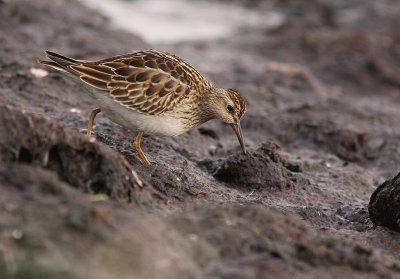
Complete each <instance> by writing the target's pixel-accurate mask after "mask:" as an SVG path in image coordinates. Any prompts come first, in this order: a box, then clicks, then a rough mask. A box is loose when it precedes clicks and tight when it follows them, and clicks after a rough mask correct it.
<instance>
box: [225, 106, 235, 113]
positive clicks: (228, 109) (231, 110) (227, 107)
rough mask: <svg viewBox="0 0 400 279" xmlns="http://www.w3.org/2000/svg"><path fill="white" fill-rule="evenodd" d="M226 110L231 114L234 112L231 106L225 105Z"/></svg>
mask: <svg viewBox="0 0 400 279" xmlns="http://www.w3.org/2000/svg"><path fill="white" fill-rule="evenodd" d="M226 110H227V111H228V112H229V113H233V112H234V111H235V109H234V108H233V107H232V106H231V105H227V106H226Z"/></svg>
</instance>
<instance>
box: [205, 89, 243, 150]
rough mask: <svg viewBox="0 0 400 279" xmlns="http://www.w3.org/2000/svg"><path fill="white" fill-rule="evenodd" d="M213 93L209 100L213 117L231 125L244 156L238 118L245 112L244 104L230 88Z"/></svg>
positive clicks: (240, 97) (241, 98)
mask: <svg viewBox="0 0 400 279" xmlns="http://www.w3.org/2000/svg"><path fill="white" fill-rule="evenodd" d="M213 93H214V94H211V98H210V100H209V105H210V110H211V112H212V114H213V117H214V118H217V119H220V120H221V121H223V122H225V123H227V124H229V125H231V127H232V128H233V130H234V131H235V133H236V135H237V137H238V139H239V142H240V146H241V147H242V150H243V153H244V154H246V147H245V145H244V142H243V136H242V130H241V128H240V118H241V117H242V116H243V114H244V113H245V111H246V102H245V101H244V99H243V97H242V96H240V94H239V93H238V92H237V91H235V90H233V89H230V88H221V89H216V91H215V92H213Z"/></svg>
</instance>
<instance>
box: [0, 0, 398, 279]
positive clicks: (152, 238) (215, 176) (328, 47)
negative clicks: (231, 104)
mask: <svg viewBox="0 0 400 279" xmlns="http://www.w3.org/2000/svg"><path fill="white" fill-rule="evenodd" d="M331 2H333V1H331ZM235 5H245V6H246V7H247V8H249V9H257V10H258V11H259V12H263V11H265V10H266V9H270V8H271V7H273V8H274V9H276V10H279V11H281V12H282V13H283V14H284V15H285V16H286V19H285V21H284V23H283V24H282V25H281V26H279V27H277V28H275V29H273V30H271V29H268V30H264V29H262V28H259V29H257V28H255V29H251V30H240V31H239V33H238V34H237V35H235V36H232V37H230V38H227V39H220V40H215V41H204V42H203V41H201V42H184V43H179V44H169V45H152V46H150V45H148V44H147V43H146V42H144V41H143V40H142V39H140V38H139V37H137V36H134V35H132V34H128V33H126V32H124V31H117V30H115V29H112V28H111V27H110V23H109V21H108V20H107V19H105V18H104V17H102V16H100V15H98V14H97V13H95V12H93V11H90V10H88V9H87V8H85V7H83V6H82V5H81V4H80V3H79V2H77V1H72V0H69V1H66V0H65V1H61V0H60V1H51V0H16V1H0V278H7V279H8V278H121V279H123V278H360V279H361V278H400V254H399V253H398V251H399V250H400V235H399V234H398V232H395V231H392V230H390V229H387V228H385V227H381V226H374V225H373V223H372V221H371V220H370V219H369V214H368V203H369V200H370V197H371V195H372V193H373V192H374V190H375V189H376V187H377V186H378V185H380V184H381V183H382V182H383V181H384V180H386V179H389V178H392V177H393V176H395V175H396V174H397V173H398V171H399V165H400V149H399V142H400V132H399V131H400V130H399V129H398V125H399V123H398V119H400V110H399V108H398V107H399V105H400V66H399V65H400V49H399V43H400V33H399V32H400V31H399V28H398V26H399V24H400V17H399V14H400V6H399V3H398V1H394V0H385V1H379V4H378V3H377V2H376V1H372V0H371V1H356V0H352V1H334V3H330V2H329V1H322V0H316V1H268V0H262V1H244V0H243V1H242V0H238V1H235ZM147 48H159V49H165V50H169V51H173V52H175V53H177V54H178V55H179V56H181V57H183V58H185V59H186V60H188V61H189V62H191V63H192V64H193V65H194V66H196V67H197V68H199V69H200V70H201V71H202V72H203V73H204V74H205V75H206V76H207V77H209V78H210V79H211V80H212V81H214V82H215V83H216V84H217V85H218V86H229V87H234V88H236V89H238V90H239V91H240V92H241V93H242V94H243V95H244V96H245V97H246V99H247V101H248V110H247V113H246V114H245V116H244V117H243V120H242V129H243V133H244V137H245V142H246V145H247V147H248V150H249V154H248V155H247V156H244V155H243V154H242V153H241V150H240V146H239V143H238V142H237V138H236V135H235V134H234V133H233V131H232V130H231V128H230V127H229V126H226V125H223V124H221V123H219V122H218V121H211V122H209V123H206V124H205V125H203V126H202V127H201V128H199V129H195V130H193V131H190V132H189V133H186V134H184V135H182V136H179V137H177V138H161V137H145V138H144V139H143V144H142V148H143V149H144V150H145V152H146V153H147V154H148V156H149V158H150V160H151V161H152V163H153V164H152V166H151V167H145V166H143V165H142V164H141V162H140V160H139V159H138V158H137V156H136V154H135V152H134V150H133V148H132V145H131V143H132V139H133V137H134V134H133V133H132V132H130V131H127V130H125V129H124V128H122V127H120V126H118V125H116V124H114V123H112V122H111V121H110V120H108V119H107V118H105V117H104V116H102V115H101V114H100V115H99V116H98V118H96V125H95V129H94V134H95V135H94V137H93V138H88V137H86V136H84V135H82V134H80V133H79V131H78V130H79V129H81V128H85V126H86V124H87V116H88V114H89V112H90V110H91V109H92V108H93V101H92V100H91V98H90V97H89V96H88V95H87V94H85V91H83V90H82V88H81V87H80V86H79V85H78V84H76V83H74V82H73V81H71V80H69V79H68V78H65V77H63V76H60V75H59V74H57V73H52V72H51V73H49V75H47V76H45V77H41V78H40V77H37V76H36V75H34V74H33V72H32V68H40V66H39V65H38V63H37V62H36V59H37V58H44V50H55V51H57V52H60V53H63V54H65V55H69V56H73V57H76V58H101V57H107V56H111V55H116V54H121V53H125V52H129V51H132V50H139V49H147ZM389 184H390V183H389ZM381 194H382V196H384V195H383V194H385V193H384V192H381ZM379 202H380V203H381V205H382V200H380V201H379ZM383 205H388V203H383ZM397 206H398V205H397ZM376 208H378V209H379V210H380V211H378V212H373V213H372V214H371V216H378V215H379V214H383V215H384V216H387V215H385V213H382V212H381V210H385V208H387V207H385V206H381V207H379V206H377V207H376ZM397 208H398V207H397ZM392 210H394V211H396V208H394V209H392ZM393 216H395V218H398V214H397V215H393ZM374 222H375V225H386V226H390V227H392V228H395V227H396V226H395V225H393V223H390V222H389V223H384V222H383V223H382V222H376V220H374ZM391 224H392V225H391ZM397 225H398V224H397Z"/></svg>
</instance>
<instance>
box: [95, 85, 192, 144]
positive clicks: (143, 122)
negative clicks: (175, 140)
mask: <svg viewBox="0 0 400 279" xmlns="http://www.w3.org/2000/svg"><path fill="white" fill-rule="evenodd" d="M90 91H91V93H92V96H93V97H94V98H95V99H96V100H97V104H98V106H99V107H100V108H101V111H102V112H104V114H105V115H106V116H107V117H108V118H110V119H111V120H112V121H113V122H115V123H117V124H119V125H121V126H123V127H125V128H127V129H130V130H133V131H143V132H144V133H145V134H150V135H162V136H177V135H180V134H182V133H184V132H186V131H187V129H186V128H185V126H184V125H183V123H182V121H181V120H180V119H178V118H173V117H170V116H155V115H146V114H143V113H140V112H137V111H135V110H133V109H130V108H127V107H124V106H122V105H120V104H118V103H117V102H115V101H114V100H113V99H112V98H111V97H109V96H107V95H106V94H107V93H106V92H104V93H103V92H98V91H96V92H93V90H90Z"/></svg>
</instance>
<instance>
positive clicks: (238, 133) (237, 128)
mask: <svg viewBox="0 0 400 279" xmlns="http://www.w3.org/2000/svg"><path fill="white" fill-rule="evenodd" d="M230 125H231V127H232V129H233V130H234V131H235V133H236V136H237V137H238V140H239V143H240V146H241V147H242V150H243V154H244V155H246V153H247V151H246V146H245V145H244V142H243V135H242V129H241V128H240V122H237V123H233V124H230Z"/></svg>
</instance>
